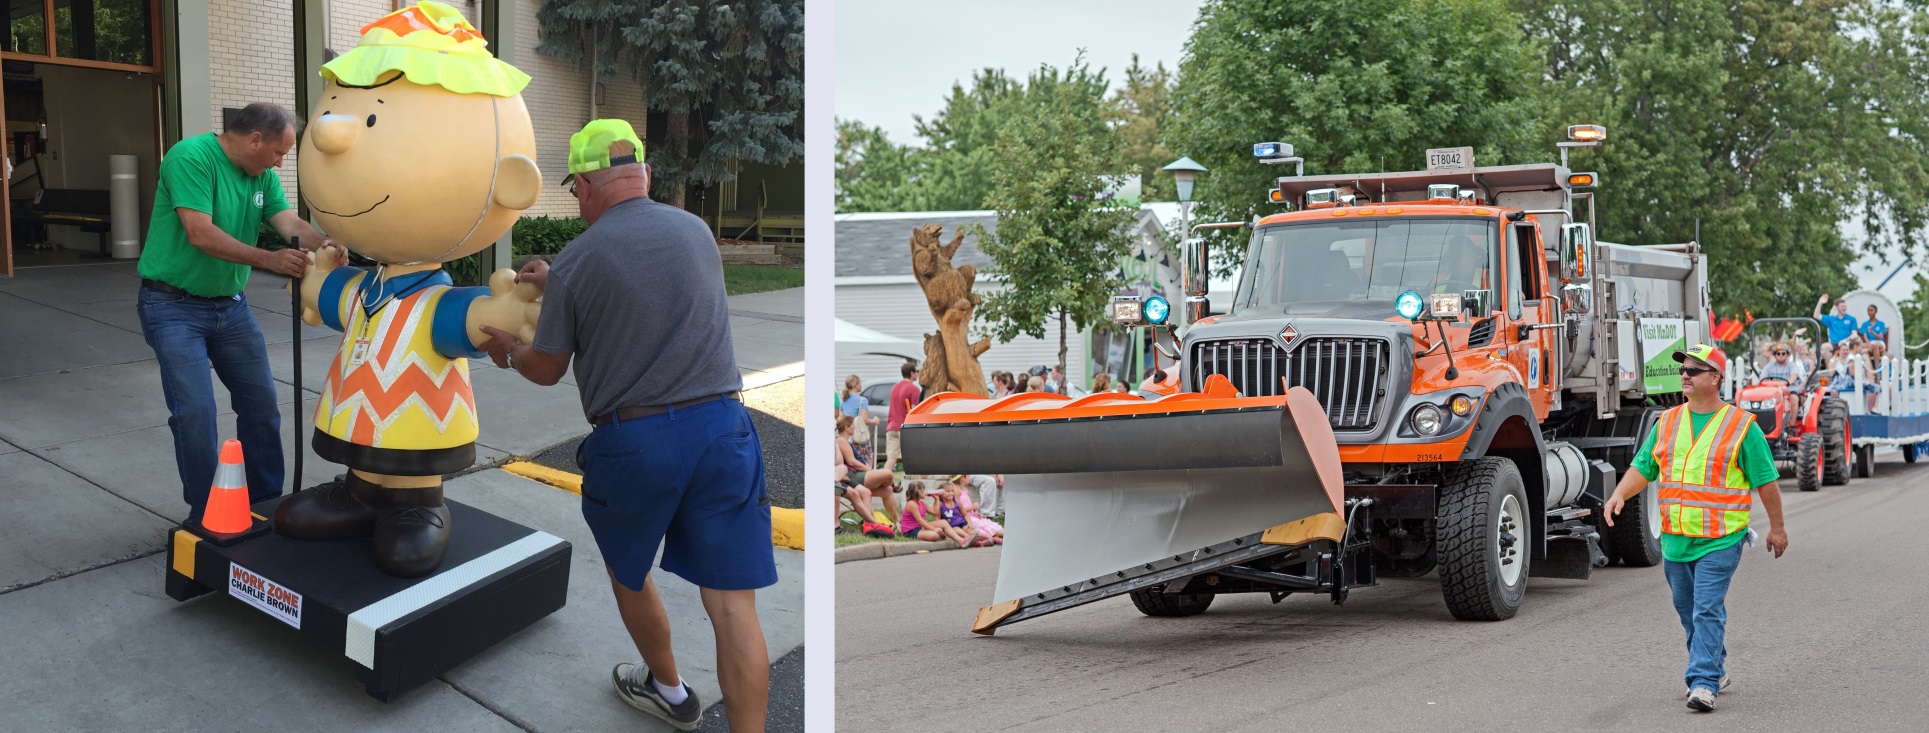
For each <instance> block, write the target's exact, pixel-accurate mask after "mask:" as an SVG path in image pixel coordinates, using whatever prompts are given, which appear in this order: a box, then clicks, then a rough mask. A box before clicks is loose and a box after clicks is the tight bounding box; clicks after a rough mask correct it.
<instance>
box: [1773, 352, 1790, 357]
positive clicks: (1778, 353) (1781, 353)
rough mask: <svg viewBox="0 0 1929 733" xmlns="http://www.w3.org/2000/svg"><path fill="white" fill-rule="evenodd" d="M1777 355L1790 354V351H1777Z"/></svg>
mask: <svg viewBox="0 0 1929 733" xmlns="http://www.w3.org/2000/svg"><path fill="white" fill-rule="evenodd" d="M1775 355H1776V356H1788V352H1786V351H1777V352H1775Z"/></svg>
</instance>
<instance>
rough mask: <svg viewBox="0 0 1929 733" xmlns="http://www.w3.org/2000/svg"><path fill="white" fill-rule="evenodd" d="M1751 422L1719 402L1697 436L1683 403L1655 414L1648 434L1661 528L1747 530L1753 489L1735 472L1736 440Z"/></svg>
mask: <svg viewBox="0 0 1929 733" xmlns="http://www.w3.org/2000/svg"><path fill="white" fill-rule="evenodd" d="M1754 422H1755V416H1754V415H1751V414H1749V413H1748V412H1747V411H1746V410H1740V409H1737V408H1736V407H1735V406H1733V405H1727V404H1724V405H1722V406H1721V409H1719V410H1716V411H1715V414H1714V415H1713V416H1711V417H1710V418H1709V420H1708V422H1707V423H1706V424H1704V425H1703V426H1702V429H1701V433H1700V434H1699V435H1697V434H1695V431H1694V427H1693V421H1692V420H1690V419H1689V417H1688V406H1687V405H1680V406H1677V407H1675V408H1673V409H1670V410H1668V411H1667V412H1663V413H1661V420H1660V422H1658V423H1657V424H1656V425H1655V430H1656V433H1655V436H1654V437H1655V441H1654V463H1655V466H1657V467H1659V468H1660V469H1661V473H1660V479H1659V480H1658V481H1656V482H1655V489H1656V491H1657V492H1658V493H1656V494H1655V498H1656V500H1657V501H1658V502H1659V503H1660V505H1661V531H1663V532H1666V533H1669V534H1677V535H1682V536H1685V537H1726V536H1728V535H1730V534H1733V533H1735V532H1741V531H1743V530H1745V529H1747V528H1748V510H1749V508H1750V507H1752V506H1753V505H1754V501H1755V492H1754V491H1753V487H1751V486H1749V485H1748V477H1747V476H1746V475H1745V474H1743V473H1742V470H1741V444H1742V439H1743V438H1746V437H1748V426H1749V425H1752V424H1754Z"/></svg>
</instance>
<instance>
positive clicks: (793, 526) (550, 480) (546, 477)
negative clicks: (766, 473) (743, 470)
mask: <svg viewBox="0 0 1929 733" xmlns="http://www.w3.org/2000/svg"><path fill="white" fill-rule="evenodd" d="M502 470H504V471H508V472H510V473H513V474H515V475H517V476H521V477H523V478H526V479H530V480H532V481H539V482H541V483H545V484H549V485H550V486H554V487H556V488H559V489H562V490H564V491H567V492H569V493H572V494H576V495H578V496H580V495H582V493H583V477H582V476H578V475H576V474H573V473H570V472H568V471H562V470H558V469H554V468H550V467H548V466H544V465H540V464H535V463H530V462H528V461H512V462H510V463H506V464H503V466H502ZM770 543H771V544H773V545H777V546H778V547H788V548H790V549H793V550H802V549H804V510H802V509H786V508H784V507H780V506H774V507H771V508H770Z"/></svg>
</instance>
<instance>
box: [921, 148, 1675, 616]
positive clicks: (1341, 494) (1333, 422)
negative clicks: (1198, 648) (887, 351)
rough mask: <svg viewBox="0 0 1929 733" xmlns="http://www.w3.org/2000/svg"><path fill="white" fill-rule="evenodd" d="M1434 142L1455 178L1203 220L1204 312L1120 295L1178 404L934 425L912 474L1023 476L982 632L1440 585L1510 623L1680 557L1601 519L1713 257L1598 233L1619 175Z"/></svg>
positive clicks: (1392, 184) (1433, 162) (1382, 186)
mask: <svg viewBox="0 0 1929 733" xmlns="http://www.w3.org/2000/svg"><path fill="white" fill-rule="evenodd" d="M1604 136H1605V131H1604V130H1602V129H1601V128H1599V127H1598V126H1592V125H1584V126H1576V127H1574V128H1570V130H1569V137H1570V140H1571V142H1570V143H1568V144H1567V145H1571V146H1584V145H1591V144H1597V143H1598V142H1599V141H1600V140H1601V139H1602V138H1603V137H1604ZM1432 152H1434V153H1440V154H1438V155H1430V156H1429V158H1430V160H1429V164H1430V165H1429V169H1427V170H1420V171H1410V172H1393V173H1332V174H1316V175H1292V176H1285V177H1280V178H1278V179H1277V180H1276V182H1275V184H1274V186H1273V187H1271V188H1269V189H1267V190H1263V191H1257V192H1255V194H1256V195H1258V196H1262V197H1264V198H1265V199H1266V200H1267V201H1268V202H1270V203H1271V204H1274V205H1277V206H1278V207H1279V208H1280V211H1278V213H1271V214H1267V215H1262V216H1257V217H1255V218H1253V219H1252V220H1250V221H1241V222H1225V223H1213V224H1201V225H1199V226H1197V227H1194V228H1193V233H1194V234H1201V233H1203V236H1197V237H1195V238H1189V239H1188V240H1187V242H1186V243H1185V253H1184V254H1185V256H1184V260H1185V262H1184V264H1185V267H1184V270H1185V271H1184V276H1183V279H1184V281H1185V290H1186V293H1187V297H1186V299H1185V301H1184V302H1183V303H1179V304H1172V303H1167V302H1165V301H1164V300H1162V299H1159V298H1157V297H1151V298H1145V299H1139V298H1136V297H1123V298H1120V299H1118V300H1117V301H1115V302H1114V304H1113V307H1114V319H1115V321H1116V322H1118V323H1119V324H1120V325H1122V326H1128V327H1142V328H1149V329H1153V330H1154V332H1155V334H1156V335H1158V336H1162V338H1160V339H1159V340H1158V344H1159V346H1158V348H1159V349H1160V350H1161V351H1162V352H1163V353H1164V354H1165V356H1166V357H1167V358H1168V359H1171V360H1172V361H1173V362H1176V363H1174V364H1171V365H1170V366H1168V367H1167V368H1166V373H1167V374H1168V382H1167V383H1166V384H1164V385H1162V387H1161V389H1160V390H1158V392H1160V393H1159V394H1147V393H1141V394H1138V395H1123V394H1113V393H1107V394H1095V395H1089V396H1085V397H1080V398H1077V399H1072V398H1068V397H1065V396H1060V395H1052V394H1037V393H1021V394H1017V395H1013V396H1010V397H1006V398H1003V399H998V400H991V399H987V398H985V397H981V396H978V395H971V394H962V393H946V394H939V395H934V396H932V397H930V398H929V399H927V400H926V401H925V402H924V403H923V404H920V405H918V406H917V407H916V408H915V409H914V410H913V411H912V412H911V414H910V415H909V417H908V418H907V420H906V422H905V429H904V431H903V440H904V443H905V451H904V455H905V468H906V470H907V471H909V472H911V473H920V474H949V473H1003V474H1006V479H1007V480H1006V492H1007V493H1006V502H1007V504H1008V510H1009V511H1008V514H1007V516H1008V517H1009V521H1008V524H1007V536H1008V538H1009V539H1008V540H1007V544H1006V545H1005V549H1004V553H1003V558H1002V561H1001V564H1000V568H999V572H998V581H997V589H996V593H995V598H994V600H995V603H993V604H992V605H990V606H987V607H985V608H984V609H982V610H981V611H980V612H979V614H978V617H977V619H976V621H975V622H974V624H973V630H974V631H977V632H979V633H986V634H989V633H992V632H993V631H995V630H996V629H998V628H1002V627H1004V626H1008V625H1010V624H1013V623H1016V622H1018V621H1022V620H1026V619H1030V618H1035V617H1038V616H1042V615H1045V614H1049V613H1053V612H1055V611H1059V610H1063V609H1066V608H1071V607H1074V606H1078V605H1081V604H1085V603H1091V602H1094V601H1098V600H1102V599H1105V598H1111V597H1116V596H1120V595H1129V596H1130V597H1131V599H1132V601H1133V603H1134V604H1135V605H1136V606H1137V607H1138V608H1139V610H1141V611H1142V612H1144V613H1147V614H1150V615H1155V616H1188V615H1192V614H1197V613H1200V612H1203V611H1205V610H1206V609H1207V607H1208V606H1210V605H1211V604H1212V602H1213V599H1214V598H1215V597H1217V596H1218V595H1221V594H1227V593H1266V594H1269V596H1270V597H1271V598H1272V600H1273V601H1274V602H1278V601H1279V600H1281V599H1284V598H1285V597H1287V596H1289V595H1292V594H1295V593H1318V594H1324V595H1327V596H1329V597H1330V598H1331V599H1332V601H1333V602H1334V603H1340V602H1343V601H1344V600H1346V598H1347V595H1348V592H1349V591H1350V590H1351V589H1353V588H1358V587H1363V586H1371V585H1374V584H1375V583H1376V582H1377V579H1378V578H1380V577H1383V576H1386V577H1403V576H1417V575H1423V574H1426V573H1429V572H1434V571H1436V570H1437V571H1438V572H1439V574H1440V578H1441V586H1442V590H1443V593H1444V595H1445V600H1446V607H1447V609H1448V610H1449V611H1450V612H1451V613H1452V615H1453V616H1455V617H1456V618H1461V619H1482V620H1498V619H1505V618H1509V617H1511V616H1513V615H1514V614H1515V612H1516V611H1517V610H1518V609H1519V608H1520V606H1521V604H1522V602H1523V598H1524V593H1525V591H1526V588H1527V585H1528V579H1529V578H1531V577H1562V578H1586V577H1588V576H1589V574H1590V573H1591V571H1592V570H1593V569H1594V568H1597V567H1601V566H1604V565H1606V564H1607V563H1609V562H1611V561H1619V562H1621V563H1623V564H1627V565H1633V566H1648V565H1654V564H1657V563H1659V562H1660V560H1661V553H1660V546H1659V534H1660V519H1661V518H1660V507H1659V506H1658V504H1657V502H1656V500H1655V496H1654V492H1653V491H1652V490H1649V491H1646V492H1643V494H1642V495H1641V496H1640V497H1639V499H1638V500H1636V501H1633V502H1630V503H1629V505H1628V507H1627V508H1626V509H1625V510H1624V511H1623V512H1622V514H1621V515H1620V516H1619V517H1617V519H1616V523H1615V525H1614V526H1612V527H1610V526H1608V525H1607V523H1606V522H1605V521H1604V518H1603V517H1602V516H1601V514H1600V510H1601V507H1602V504H1603V501H1604V498H1605V497H1606V495H1607V493H1608V492H1611V491H1612V490H1613V485H1614V483H1615V480H1616V478H1617V473H1618V471H1619V470H1621V469H1623V468H1625V467H1626V466H1627V465H1628V461H1629V458H1630V457H1631V455H1632V453H1633V451H1634V450H1635V449H1636V447H1637V446H1638V445H1639V444H1640V441H1641V439H1642V438H1643V437H1644V435H1645V432H1646V431H1647V430H1649V429H1651V426H1652V424H1653V423H1654V421H1655V419H1656V417H1657V416H1658V414H1659V413H1660V412H1661V411H1662V410H1664V409H1666V408H1668V407H1671V406H1673V405H1676V404H1680V402H1681V397H1680V382H1679V377H1678V374H1677V372H1676V369H1677V368H1678V366H1679V365H1678V364H1676V363H1675V361H1674V360H1673V359H1672V358H1671V356H1672V354H1673V353H1674V352H1675V351H1676V350H1678V349H1684V348H1687V347H1688V346H1692V345H1695V344H1698V343H1701V342H1702V341H1704V340H1706V338H1707V334H1708V326H1709V324H1708V323H1707V314H1708V313H1709V299H1708V286H1707V262H1706V256H1705V254H1704V253H1703V252H1702V251H1701V248H1700V247H1699V245H1698V244H1697V243H1695V242H1688V243H1685V244H1663V245H1646V246H1637V245H1624V244H1613V243H1607V242H1598V241H1595V239H1594V237H1593V232H1594V227H1593V226H1592V222H1591V219H1592V216H1591V214H1592V200H1591V199H1592V194H1591V193H1589V189H1590V188H1591V187H1592V186H1593V184H1594V182H1595V177H1594V175H1593V174H1589V173H1576V172H1572V171H1570V170H1568V169H1567V167H1566V166H1565V165H1564V164H1563V165H1556V164H1551V163H1539V164H1528V165H1510V166H1491V167H1477V166H1475V165H1474V164H1473V160H1472V151H1471V150H1469V149H1464V148H1461V149H1447V150H1444V151H1432ZM1254 153H1255V156H1256V157H1258V158H1259V159H1260V161H1261V162H1265V163H1296V162H1298V161H1299V159H1298V158H1295V157H1293V155H1292V148H1291V146H1287V145H1282V144H1277V143H1266V144H1261V145H1256V146H1254ZM1564 162H1565V156H1563V163H1564ZM1580 203H1586V204H1588V206H1587V207H1585V210H1584V215H1583V216H1579V217H1577V216H1576V209H1577V204H1580ZM1237 236H1243V237H1244V242H1243V249H1241V244H1242V243H1241V242H1240V241H1239V240H1238V239H1237V238H1236V237H1237ZM1213 248H1218V249H1221V250H1224V251H1228V252H1230V253H1232V254H1234V255H1237V256H1238V257H1239V258H1240V260H1241V262H1242V263H1243V264H1242V266H1241V268H1240V274H1239V280H1238V283H1239V285H1238V289H1237V293H1236V295H1235V296H1234V299H1233V302H1232V303H1229V304H1224V305H1220V304H1212V303H1208V302H1207V300H1206V289H1205V288H1206V279H1205V274H1206V270H1207V268H1208V267H1209V264H1210V262H1211V252H1212V249H1213ZM1215 306H1217V307H1215ZM1215 311H1223V312H1220V313H1215Z"/></svg>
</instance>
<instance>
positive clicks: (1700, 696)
mask: <svg viewBox="0 0 1929 733" xmlns="http://www.w3.org/2000/svg"><path fill="white" fill-rule="evenodd" d="M1688 709H1690V710H1698V711H1700V712H1704V713H1706V712H1710V711H1712V710H1714V709H1715V693H1714V692H1713V691H1711V690H1709V689H1708V688H1706V687H1697V688H1695V689H1694V690H1693V691H1691V692H1689V693H1688Z"/></svg>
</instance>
